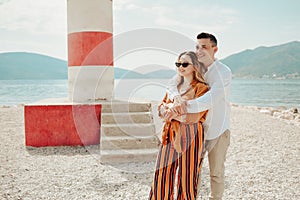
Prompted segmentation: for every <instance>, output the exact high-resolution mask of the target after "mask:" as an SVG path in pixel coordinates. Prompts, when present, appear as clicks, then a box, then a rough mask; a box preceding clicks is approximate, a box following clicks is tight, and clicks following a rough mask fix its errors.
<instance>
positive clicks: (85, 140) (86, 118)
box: [24, 105, 101, 147]
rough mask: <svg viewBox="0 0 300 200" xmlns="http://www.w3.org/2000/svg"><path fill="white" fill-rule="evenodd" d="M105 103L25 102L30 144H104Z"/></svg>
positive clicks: (25, 116)
mask: <svg viewBox="0 0 300 200" xmlns="http://www.w3.org/2000/svg"><path fill="white" fill-rule="evenodd" d="M100 119H101V105H25V107H24V120H25V140H26V141H25V142H26V146H33V147H42V146H73V145H74V146H75V145H96V144H100V124H101V122H100Z"/></svg>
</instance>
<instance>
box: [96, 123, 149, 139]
mask: <svg viewBox="0 0 300 200" xmlns="http://www.w3.org/2000/svg"><path fill="white" fill-rule="evenodd" d="M151 135H155V125H154V124H149V123H146V124H144V123H139V124H101V136H106V137H108V136H132V137H149V136H151Z"/></svg>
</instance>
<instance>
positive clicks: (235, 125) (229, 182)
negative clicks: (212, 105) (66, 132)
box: [0, 105, 300, 200]
mask: <svg viewBox="0 0 300 200" xmlns="http://www.w3.org/2000/svg"><path fill="white" fill-rule="evenodd" d="M294 112H295V111H294V110H291V109H290V110H289V109H284V108H280V109H271V108H257V107H249V106H248V107H245V106H239V105H232V113H231V143H230V147H229V150H228V154H227V160H226V183H225V193H224V198H223V199H229V200H236V199H245V200H246V199H247V200H256V199H259V200H263V199H266V200H267V199H270V200H274V199H276V200H278V199H286V200H292V199H294V200H298V199H300V183H299V177H300V170H299V166H300V157H299V156H300V139H299V135H300V118H299V114H298V113H294ZM23 115H24V114H23V106H22V105H18V106H1V107H0V199H72V200H73V199H99V200H111V199H114V200H127V199H128V200H143V199H147V198H148V194H149V190H150V184H151V182H152V176H153V172H154V161H153V162H147V163H125V164H124V163H123V164H102V163H101V162H100V160H99V158H98V156H97V153H96V152H97V150H98V148H99V146H91V147H79V146H78V147H43V148H32V147H26V146H25V133H24V117H23ZM208 193H209V170H208V164H207V159H206V158H205V162H204V165H203V167H202V180H201V191H200V198H199V199H201V200H202V199H208Z"/></svg>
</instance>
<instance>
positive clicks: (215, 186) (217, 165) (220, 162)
mask: <svg viewBox="0 0 300 200" xmlns="http://www.w3.org/2000/svg"><path fill="white" fill-rule="evenodd" d="M205 142H206V144H205V147H206V151H207V152H208V163H209V170H210V195H209V199H210V200H216V199H218V200H220V199H222V195H223V192H224V188H225V175H224V174H225V165H224V163H225V160H226V153H227V149H228V147H229V144H230V131H229V130H226V131H225V132H224V133H223V134H222V135H221V136H219V137H218V138H216V139H214V140H207V141H205ZM199 179H201V176H200V177H199ZM198 181H200V180H198ZM200 185H201V184H198V186H200ZM199 190H200V188H198V195H199V193H200V191H199Z"/></svg>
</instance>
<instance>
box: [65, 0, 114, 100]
mask: <svg viewBox="0 0 300 200" xmlns="http://www.w3.org/2000/svg"><path fill="white" fill-rule="evenodd" d="M67 9H68V10H67V14H68V75H69V76H68V81H69V99H70V100H71V101H75V102H85V101H89V100H97V99H107V100H110V99H112V97H113V88H114V70H113V42H112V41H113V40H112V32H113V20H112V1H111V0H67Z"/></svg>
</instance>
